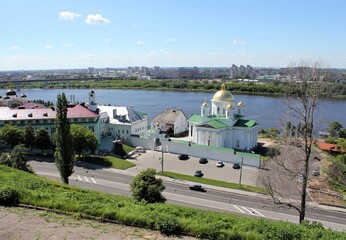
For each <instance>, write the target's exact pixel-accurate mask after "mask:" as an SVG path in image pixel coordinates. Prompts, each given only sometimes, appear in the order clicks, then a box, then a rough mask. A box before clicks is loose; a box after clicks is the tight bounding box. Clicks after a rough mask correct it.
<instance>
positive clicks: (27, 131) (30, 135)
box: [23, 124, 35, 148]
mask: <svg viewBox="0 0 346 240" xmlns="http://www.w3.org/2000/svg"><path fill="white" fill-rule="evenodd" d="M23 131H24V132H23V137H24V143H25V145H26V147H28V148H31V147H34V146H35V130H34V128H33V127H32V126H31V124H29V125H26V126H25V127H24V130H23Z"/></svg>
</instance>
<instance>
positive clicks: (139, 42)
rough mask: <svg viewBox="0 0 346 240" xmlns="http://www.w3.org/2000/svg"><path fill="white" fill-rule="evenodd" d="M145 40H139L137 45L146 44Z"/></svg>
mask: <svg viewBox="0 0 346 240" xmlns="http://www.w3.org/2000/svg"><path fill="white" fill-rule="evenodd" d="M144 44H145V42H142V41H137V45H144Z"/></svg>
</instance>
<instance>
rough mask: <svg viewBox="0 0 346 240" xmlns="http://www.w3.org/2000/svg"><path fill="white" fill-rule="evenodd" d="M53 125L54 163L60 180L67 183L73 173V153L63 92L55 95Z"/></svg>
mask: <svg viewBox="0 0 346 240" xmlns="http://www.w3.org/2000/svg"><path fill="white" fill-rule="evenodd" d="M55 125H56V127H55V128H56V133H55V145H56V150H55V153H54V157H55V164H56V166H57V168H58V170H59V172H60V177H61V180H62V181H63V182H64V183H66V184H68V178H69V176H71V175H72V173H73V165H74V153H73V146H72V137H71V133H70V123H69V120H68V119H67V99H66V96H65V94H64V93H62V94H58V97H57V103H56V122H55Z"/></svg>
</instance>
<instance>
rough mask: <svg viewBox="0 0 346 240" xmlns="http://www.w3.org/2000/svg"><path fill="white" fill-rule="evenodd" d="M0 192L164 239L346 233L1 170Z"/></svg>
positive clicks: (312, 236) (341, 236)
mask: <svg viewBox="0 0 346 240" xmlns="http://www.w3.org/2000/svg"><path fill="white" fill-rule="evenodd" d="M0 186H5V187H8V186H12V188H14V189H16V191H18V193H19V203H22V204H30V205H34V206H41V207H47V208H50V209H54V210H59V211H62V212H71V213H77V212H78V213H79V214H80V215H81V217H88V216H89V217H94V218H97V219H100V220H102V219H108V220H115V221H118V222H119V223H123V224H126V225H131V226H133V225H134V226H139V227H143V228H148V229H154V230H159V231H161V232H163V233H166V234H179V233H185V234H191V235H194V236H196V237H199V238H204V239H220V240H222V239H253V240H256V239H273V240H275V239H287V240H290V239H325V240H327V239H333V240H338V239H340V240H341V239H345V238H346V233H342V232H336V231H333V230H330V229H328V230H325V229H323V228H322V227H321V224H318V223H313V224H307V223H306V222H304V223H303V224H300V225H297V224H291V223H287V222H279V221H277V222H276V221H269V220H265V219H257V218H246V217H241V216H235V215H230V214H225V213H219V212H212V211H205V210H197V209H193V208H188V207H181V206H174V205H170V204H162V203H156V204H143V203H136V202H135V201H134V200H132V199H130V198H126V197H121V196H116V195H110V194H104V193H99V192H95V191H91V190H84V189H78V188H76V187H73V186H69V185H65V184H60V183H57V182H54V181H48V180H45V179H44V178H42V177H38V176H35V175H33V174H29V173H25V172H22V171H18V170H15V169H12V168H9V167H6V166H2V165H0Z"/></svg>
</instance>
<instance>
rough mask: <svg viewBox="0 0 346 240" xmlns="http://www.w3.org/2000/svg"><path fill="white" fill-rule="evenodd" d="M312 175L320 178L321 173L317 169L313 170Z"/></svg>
mask: <svg viewBox="0 0 346 240" xmlns="http://www.w3.org/2000/svg"><path fill="white" fill-rule="evenodd" d="M312 175H313V176H319V175H320V171H318V170H317V169H314V170H312Z"/></svg>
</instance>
